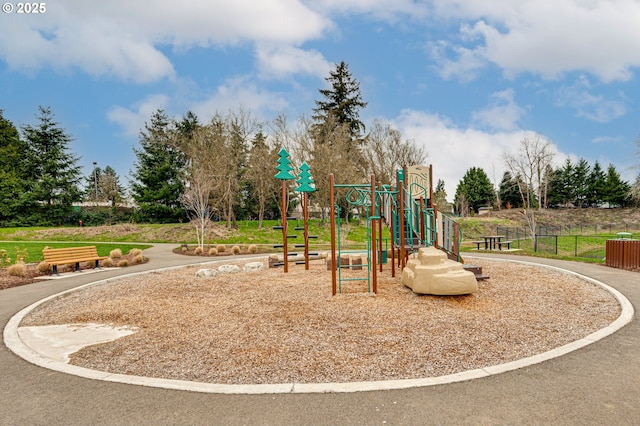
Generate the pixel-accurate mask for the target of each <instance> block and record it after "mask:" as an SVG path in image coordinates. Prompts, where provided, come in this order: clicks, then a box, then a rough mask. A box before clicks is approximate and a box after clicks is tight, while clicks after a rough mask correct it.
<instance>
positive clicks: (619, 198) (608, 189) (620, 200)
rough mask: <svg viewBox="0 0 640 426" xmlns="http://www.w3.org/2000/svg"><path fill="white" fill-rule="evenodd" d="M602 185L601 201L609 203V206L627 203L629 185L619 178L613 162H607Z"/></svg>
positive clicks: (620, 205) (619, 205)
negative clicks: (604, 180)
mask: <svg viewBox="0 0 640 426" xmlns="http://www.w3.org/2000/svg"><path fill="white" fill-rule="evenodd" d="M604 187H605V192H604V197H603V201H605V202H607V203H609V207H622V206H626V205H627V204H628V203H629V193H630V190H631V187H630V186H629V184H628V183H627V182H625V181H623V180H622V179H621V178H620V175H619V174H618V172H617V170H616V168H615V167H614V166H613V164H609V167H608V168H607V178H606V183H605V186H604Z"/></svg>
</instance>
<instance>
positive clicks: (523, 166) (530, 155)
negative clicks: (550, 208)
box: [504, 133, 554, 238]
mask: <svg viewBox="0 0 640 426" xmlns="http://www.w3.org/2000/svg"><path fill="white" fill-rule="evenodd" d="M553 155H554V153H553V151H552V143H551V141H550V140H548V139H546V138H544V137H543V136H541V135H539V134H537V133H533V134H531V135H527V136H525V137H523V138H522V140H521V141H520V150H519V151H518V153H517V154H516V155H508V154H505V155H504V160H505V163H506V165H507V168H508V169H509V170H510V171H511V174H512V175H513V176H517V177H518V179H516V182H517V184H518V190H519V192H520V196H521V197H522V204H523V206H524V211H523V213H524V215H525V216H526V218H527V223H528V225H529V231H530V233H531V237H532V238H533V237H535V233H536V217H535V213H534V210H533V208H532V207H533V206H534V201H537V203H538V209H542V208H543V207H545V208H546V205H544V204H543V203H544V202H545V200H546V190H547V185H546V182H547V179H546V177H545V175H546V173H547V172H548V171H549V170H550V167H549V166H550V165H551V162H552V160H553Z"/></svg>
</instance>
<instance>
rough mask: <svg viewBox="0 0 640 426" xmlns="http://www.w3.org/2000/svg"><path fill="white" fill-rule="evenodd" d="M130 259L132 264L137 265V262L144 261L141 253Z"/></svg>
mask: <svg viewBox="0 0 640 426" xmlns="http://www.w3.org/2000/svg"><path fill="white" fill-rule="evenodd" d="M131 261H132V262H133V264H134V265H137V264H139V263H144V256H143V255H142V253H141V254H139V255H137V256H133V258H132V259H131Z"/></svg>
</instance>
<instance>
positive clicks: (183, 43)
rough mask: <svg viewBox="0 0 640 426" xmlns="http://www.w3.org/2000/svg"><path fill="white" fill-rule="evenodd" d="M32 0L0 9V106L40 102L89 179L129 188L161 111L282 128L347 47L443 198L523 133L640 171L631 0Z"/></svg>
mask: <svg viewBox="0 0 640 426" xmlns="http://www.w3.org/2000/svg"><path fill="white" fill-rule="evenodd" d="M10 4H11V5H13V6H17V2H10ZM45 5H46V11H45V12H44V13H42V14H38V15H35V14H17V13H16V12H15V10H14V11H13V12H12V13H0V81H1V83H0V109H3V110H4V116H5V117H6V118H8V119H9V120H11V121H13V122H14V124H16V125H18V126H20V125H24V124H32V123H35V114H36V112H37V107H38V106H39V105H44V106H50V107H51V108H52V110H53V112H54V113H55V115H56V119H57V120H58V121H59V122H60V124H61V125H62V126H63V127H64V128H66V130H67V131H68V132H69V133H70V134H71V135H72V136H73V137H74V139H75V140H74V142H73V143H72V144H71V149H72V150H73V151H75V152H76V153H77V154H78V155H79V156H80V157H81V165H82V166H83V168H84V169H83V171H84V173H85V174H90V173H91V170H92V162H93V161H96V162H97V163H98V165H99V166H100V167H105V166H107V165H110V166H112V167H114V168H115V169H116V171H117V172H118V173H119V175H120V177H121V179H122V181H123V183H126V180H127V178H128V175H129V171H130V170H131V169H132V168H133V163H134V161H135V156H134V153H133V147H135V146H136V145H137V141H138V133H139V131H140V129H141V128H142V127H143V126H144V123H145V121H148V120H149V117H150V115H151V113H152V112H153V111H155V110H156V109H157V108H163V109H165V110H166V111H167V112H168V113H169V114H170V115H172V116H176V117H180V116H182V114H184V113H185V112H186V111H187V110H192V111H194V112H195V113H196V114H197V115H198V116H199V118H200V119H201V120H202V121H206V120H207V119H208V118H209V117H210V116H212V115H213V114H214V113H215V112H216V111H220V112H226V111H228V110H229V109H230V108H231V109H238V108H239V107H241V106H242V107H243V108H245V109H249V110H250V111H251V112H252V113H253V114H254V115H255V116H257V117H258V118H260V119H261V120H265V121H268V120H272V119H273V118H275V117H276V115H277V114H279V113H284V114H286V115H287V117H288V119H289V122H290V123H295V121H296V120H297V118H298V117H300V116H301V115H302V114H305V115H309V114H310V112H311V109H312V108H313V106H314V101H315V100H316V99H318V98H319V93H318V89H320V88H324V87H325V81H324V78H325V77H326V76H327V75H328V73H329V70H331V69H332V68H333V67H334V64H335V63H338V62H340V61H343V60H344V61H345V62H346V63H347V64H348V65H349V68H350V70H351V72H352V74H353V76H354V77H355V78H356V79H357V80H358V81H359V82H360V85H361V89H362V94H363V98H364V100H365V101H367V102H368V106H367V108H366V109H365V110H363V111H362V113H361V117H362V119H363V120H364V121H365V123H370V122H371V121H372V120H374V119H376V118H380V119H383V120H385V121H387V122H389V123H391V124H392V125H393V126H394V127H396V128H397V129H398V130H400V131H401V133H402V135H403V137H404V138H405V139H413V140H415V141H416V143H418V144H420V145H424V146H425V147H426V151H427V152H428V155H429V157H428V160H427V162H428V163H430V164H433V166H434V178H435V179H444V180H445V183H446V188H447V193H448V198H449V199H451V198H453V195H454V191H455V187H456V185H457V183H458V182H459V180H460V179H461V178H462V176H463V175H464V173H465V171H466V170H468V169H469V168H470V167H474V166H476V167H482V168H483V169H484V170H485V171H486V172H487V174H488V176H489V177H490V179H492V180H494V179H495V180H496V183H498V182H499V181H500V179H501V177H502V173H503V171H504V170H505V165H504V161H503V156H504V155H505V154H513V153H515V152H516V151H517V149H518V147H519V143H520V140H522V138H523V137H524V136H525V135H527V134H528V132H536V133H538V134H540V135H542V136H543V137H545V138H547V139H548V140H550V141H551V142H552V143H553V150H554V152H555V157H554V158H555V160H554V161H555V163H557V164H560V163H563V162H564V161H565V159H566V158H571V159H572V160H574V161H575V160H577V159H579V158H581V157H583V158H586V159H587V160H588V161H589V162H590V163H592V164H593V163H594V162H595V161H599V162H600V163H601V165H602V166H603V167H606V166H607V165H608V164H609V163H612V164H614V165H615V166H616V168H617V169H618V171H619V172H620V173H621V174H622V176H623V178H625V179H626V180H628V181H633V180H634V179H635V176H636V175H637V168H636V163H640V158H638V157H637V156H636V143H635V141H636V139H637V138H638V137H639V136H640V115H639V111H640V105H639V104H638V95H639V94H640V90H639V89H640V86H639V85H640V80H639V77H638V70H639V67H640V25H638V23H639V22H640V2H638V1H637V0H474V1H469V0H428V1H413V0H393V1H391V0H315V1H301V0H258V1H256V0H226V1H225V0H208V1H207V0H184V1H181V2H177V1H167V0H155V1H150V0H144V1H143V0H138V1H135V2H131V1H129V0H110V1H108V2H104V1H101V2H98V1H91V0H57V1H49V2H46V3H45ZM14 9H15V7H14ZM274 167H275V165H274ZM312 173H314V174H317V173H321V171H312Z"/></svg>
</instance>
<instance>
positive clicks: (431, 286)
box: [402, 247, 478, 296]
mask: <svg viewBox="0 0 640 426" xmlns="http://www.w3.org/2000/svg"><path fill="white" fill-rule="evenodd" d="M402 284H404V285H405V286H407V287H409V288H410V289H411V290H413V292H414V293H418V294H434V295H440V296H445V295H459V294H469V293H474V292H476V291H478V282H477V281H476V277H475V275H474V274H473V272H469V271H465V270H464V268H463V266H462V264H461V263H458V262H455V261H453V260H449V259H448V258H447V255H446V253H444V252H443V251H441V250H438V249H437V248H435V247H424V248H421V249H420V250H419V251H418V256H417V257H416V258H413V259H410V260H409V261H408V262H407V265H406V267H405V268H404V270H403V271H402Z"/></svg>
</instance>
